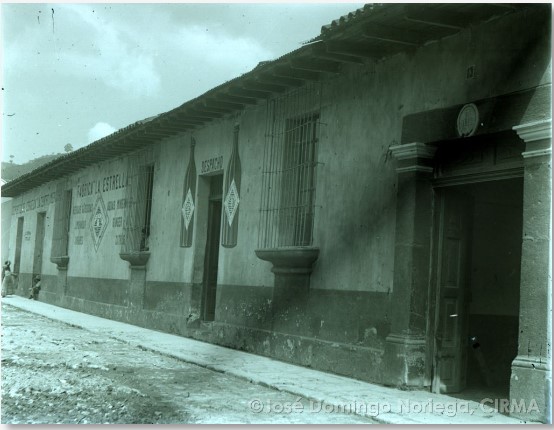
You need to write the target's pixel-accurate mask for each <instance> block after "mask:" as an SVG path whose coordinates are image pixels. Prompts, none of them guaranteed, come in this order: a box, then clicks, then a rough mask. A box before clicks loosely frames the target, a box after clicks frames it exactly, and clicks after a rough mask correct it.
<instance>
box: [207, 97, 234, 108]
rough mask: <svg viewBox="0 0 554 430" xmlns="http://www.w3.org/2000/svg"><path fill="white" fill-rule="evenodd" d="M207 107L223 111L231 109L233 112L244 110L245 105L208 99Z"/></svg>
mask: <svg viewBox="0 0 554 430" xmlns="http://www.w3.org/2000/svg"><path fill="white" fill-rule="evenodd" d="M205 103H206V106H208V107H209V106H213V107H221V108H223V109H231V110H241V109H244V104H242V103H230V102H224V101H221V100H215V99H211V100H210V99H208V100H206V101H205Z"/></svg>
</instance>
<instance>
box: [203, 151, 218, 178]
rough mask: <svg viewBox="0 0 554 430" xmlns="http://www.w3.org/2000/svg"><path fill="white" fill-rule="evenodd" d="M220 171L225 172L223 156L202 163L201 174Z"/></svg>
mask: <svg viewBox="0 0 554 430" xmlns="http://www.w3.org/2000/svg"><path fill="white" fill-rule="evenodd" d="M219 170H223V155H220V156H219V157H214V158H210V159H209V160H204V161H202V169H201V170H200V174H204V173H211V172H217V171H219Z"/></svg>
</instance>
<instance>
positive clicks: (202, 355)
mask: <svg viewBox="0 0 554 430" xmlns="http://www.w3.org/2000/svg"><path fill="white" fill-rule="evenodd" d="M2 300H3V303H4V304H5V305H9V306H13V307H16V308H18V309H21V310H24V311H27V312H32V313H35V314H38V315H42V316H44V317H46V318H49V319H51V320H55V321H59V322H62V323H65V324H69V325H71V326H75V327H79V328H82V329H84V330H88V331H91V332H97V333H101V334H103V335H105V336H108V337H111V338H114V339H118V340H120V341H123V342H126V343H128V344H130V345H135V346H137V347H140V348H142V349H147V350H150V351H154V352H157V353H159V354H163V355H165V356H169V357H173V358H175V359H178V360H182V361H185V362H187V363H193V364H196V365H198V366H202V367H205V368H208V369H211V370H213V371H216V372H221V373H227V374H229V375H233V376H237V377H239V378H243V379H246V380H248V381H250V382H252V383H254V384H259V385H262V386H266V387H271V388H273V389H276V390H280V391H286V392H289V393H292V394H294V395H297V396H299V397H302V398H304V399H306V400H312V401H314V402H318V403H324V404H327V405H333V406H334V407H335V408H336V409H338V410H342V408H344V410H347V411H351V412H352V413H356V414H358V415H362V416H367V417H371V418H372V419H373V420H375V421H376V422H378V423H386V424H523V423H524V421H521V420H518V419H514V418H510V417H508V416H505V415H502V414H499V413H497V412H495V410H494V409H493V407H494V406H495V405H494V403H493V402H492V401H491V402H488V401H487V402H486V403H484V404H480V403H477V402H473V401H468V400H461V399H456V398H453V397H449V396H446V395H441V394H433V393H429V392H427V391H401V390H397V389H394V388H387V387H382V386H379V385H374V384H370V383H367V382H362V381H358V380H355V379H350V378H346V377H343V376H338V375H333V374H329V373H324V372H320V371H317V370H313V369H308V368H305V367H301V366H296V365H293V364H288V363H283V362H280V361H276V360H272V359H270V358H267V357H262V356H258V355H254V354H249V353H246V352H242V351H236V350H233V349H228V348H224V347H221V346H217V345H212V344H209V343H204V342H199V341H196V340H192V339H187V338H184V337H181V336H176V335H171V334H167V333H162V332H157V331H154V330H148V329H145V328H141V327H137V326H133V325H130V324H125V323H121V322H117V321H112V320H108V319H104V318H99V317H96V316H92V315H88V314H83V313H79V312H75V311H72V310H69V309H64V308H60V307H57V306H53V305H49V304H47V303H42V302H37V301H34V300H29V299H26V298H23V297H19V296H8V297H6V298H4V299H2Z"/></svg>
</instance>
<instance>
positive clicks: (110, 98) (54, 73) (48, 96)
mask: <svg viewBox="0 0 554 430" xmlns="http://www.w3.org/2000/svg"><path fill="white" fill-rule="evenodd" d="M361 6H362V3H303V4H296V3H274V4H238V3H235V4H233V3H223V4H207V3H205V4H201V3H197V4H186V3H166V4H139V3H137V4H117V3H97V4H77V3H75V4H68V3H59V4H18V3H12V4H6V3H3V4H2V5H1V9H0V13H1V19H2V51H1V54H2V58H1V60H2V77H1V78H2V79H1V80H2V91H1V100H2V123H1V126H2V161H10V160H13V162H14V163H18V164H21V163H24V162H26V161H29V160H31V159H33V158H36V157H39V156H42V155H46V154H53V153H61V152H64V147H65V146H66V145H67V144H71V146H72V147H73V149H74V150H75V149H78V148H81V147H83V146H86V145H88V144H89V143H91V142H93V141H95V140H98V139H100V138H102V137H104V136H106V135H108V134H110V133H113V132H114V131H116V130H118V129H120V128H122V127H125V126H127V125H129V124H132V123H134V122H136V121H138V120H141V119H144V118H148V117H150V116H153V115H157V114H159V113H162V112H166V111H168V110H171V109H173V108H175V107H177V106H179V105H181V104H183V103H184V102H186V101H188V100H190V99H192V98H194V97H197V96H199V95H201V94H202V93H204V92H206V91H208V90H209V89H211V88H213V87H215V86H217V85H220V84H222V83H224V82H226V81H228V80H230V79H233V78H235V77H237V76H239V75H241V74H243V73H245V72H248V71H249V70H251V69H252V68H254V67H255V66H256V65H257V64H258V63H259V62H260V61H266V60H272V59H275V58H278V57H280V56H281V55H283V54H285V53H287V52H290V51H292V50H294V49H297V48H299V47H300V46H301V45H302V42H305V41H307V40H309V39H311V38H313V37H315V36H317V35H319V33H320V30H321V26H322V25H325V24H328V23H330V22H331V21H332V20H333V19H337V18H339V17H340V16H341V15H344V14H347V13H348V12H350V11H353V10H355V9H356V8H358V7H361Z"/></svg>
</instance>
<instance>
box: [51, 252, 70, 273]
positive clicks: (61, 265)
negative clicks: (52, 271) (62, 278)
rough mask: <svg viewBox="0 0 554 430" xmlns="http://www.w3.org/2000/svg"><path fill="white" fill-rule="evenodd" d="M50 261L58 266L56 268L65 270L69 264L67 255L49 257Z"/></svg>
mask: <svg viewBox="0 0 554 430" xmlns="http://www.w3.org/2000/svg"><path fill="white" fill-rule="evenodd" d="M50 261H51V262H52V263H54V264H55V265H57V266H58V270H67V265H68V264H69V256H68V255H63V256H60V257H50Z"/></svg>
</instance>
